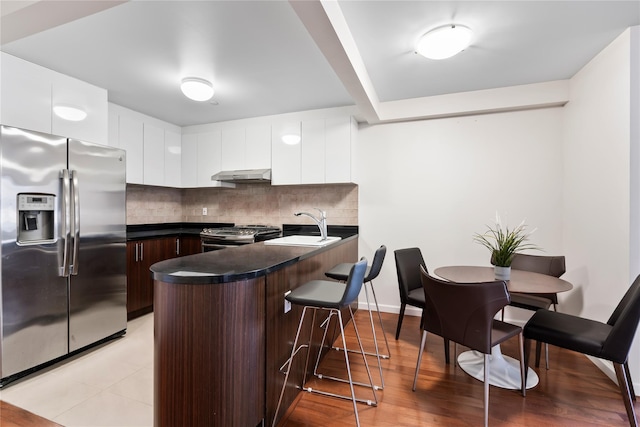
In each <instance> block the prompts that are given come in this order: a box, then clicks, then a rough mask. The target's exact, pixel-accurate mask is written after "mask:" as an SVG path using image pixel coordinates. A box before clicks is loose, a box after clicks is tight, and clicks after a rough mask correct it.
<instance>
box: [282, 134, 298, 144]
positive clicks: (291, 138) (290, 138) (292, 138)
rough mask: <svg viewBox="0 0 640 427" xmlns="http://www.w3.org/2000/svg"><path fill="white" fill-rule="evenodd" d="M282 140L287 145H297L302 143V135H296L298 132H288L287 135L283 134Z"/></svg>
mask: <svg viewBox="0 0 640 427" xmlns="http://www.w3.org/2000/svg"><path fill="white" fill-rule="evenodd" d="M282 142H284V143H285V144H287V145H296V144H299V143H300V135H296V134H293V133H292V134H287V135H282Z"/></svg>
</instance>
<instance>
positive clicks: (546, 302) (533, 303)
mask: <svg viewBox="0 0 640 427" xmlns="http://www.w3.org/2000/svg"><path fill="white" fill-rule="evenodd" d="M511 268H512V269H514V270H524V271H532V272H534V273H540V274H546V275H547V276H553V277H560V276H562V275H563V274H564V273H565V272H566V271H567V270H566V266H565V259H564V256H543V255H527V254H515V255H514V257H513V260H512V261H511ZM509 305H510V306H512V307H518V308H522V309H525V310H531V311H537V310H540V309H549V307H551V305H553V310H554V311H557V305H558V294H557V293H538V294H529V293H527V294H521V293H517V292H511V303H510V304H509ZM544 360H545V367H546V368H547V369H549V346H548V345H547V344H545V346H544ZM537 366H540V344H537V345H536V367H537Z"/></svg>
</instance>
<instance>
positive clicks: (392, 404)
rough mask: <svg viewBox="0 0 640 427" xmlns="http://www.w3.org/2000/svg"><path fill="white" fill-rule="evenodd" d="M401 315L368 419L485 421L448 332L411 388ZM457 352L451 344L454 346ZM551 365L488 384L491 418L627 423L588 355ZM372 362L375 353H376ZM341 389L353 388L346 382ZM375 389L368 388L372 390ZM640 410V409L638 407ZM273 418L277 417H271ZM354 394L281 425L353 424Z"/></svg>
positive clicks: (355, 363)
mask: <svg viewBox="0 0 640 427" xmlns="http://www.w3.org/2000/svg"><path fill="white" fill-rule="evenodd" d="M366 315H367V312H366V311H364V310H360V311H359V312H358V314H357V315H356V321H357V325H358V326H359V329H360V333H361V335H362V336H363V341H364V344H365V347H367V348H371V347H372V341H371V332H370V328H369V330H368V329H367V327H368V317H367V316H366ZM396 321H397V316H396V315H393V314H387V313H383V322H384V325H385V329H386V331H387V337H388V339H389V344H390V346H391V359H389V360H383V362H382V366H383V373H384V380H385V388H384V390H381V391H378V399H379V404H378V406H377V407H370V406H366V405H364V404H358V411H359V414H360V423H361V425H362V426H377V427H379V426H383V427H386V426H389V427H391V426H393V427H403V426H407V427H408V426H421V427H423V426H447V427H455V426H480V425H482V416H483V415H482V414H483V412H482V404H483V403H482V396H483V386H482V383H481V382H480V381H477V380H475V379H473V378H471V377H470V376H468V375H467V374H465V373H464V372H463V371H462V370H461V369H460V368H459V367H456V366H454V364H453V363H452V364H450V365H446V364H445V363H444V351H443V344H442V339H441V338H439V337H437V336H435V335H430V336H429V339H428V341H427V349H426V351H425V355H424V357H423V359H422V366H421V369H420V375H419V377H418V387H417V389H416V391H415V392H413V391H411V387H412V384H413V375H414V372H415V364H416V359H417V351H418V346H419V343H420V341H419V340H420V332H419V329H418V323H419V319H418V318H417V317H410V316H406V317H405V320H404V325H403V327H402V332H401V334H400V339H399V340H398V341H396V340H395V339H394V337H393V334H394V333H395V327H396ZM347 334H348V342H349V343H351V344H348V347H350V348H353V347H354V345H353V344H354V343H355V338H354V333H353V328H351V327H348V328H347ZM502 348H503V352H504V353H505V354H507V355H511V356H516V355H517V340H512V341H509V342H507V343H505V344H504V345H503V347H502ZM452 353H453V346H452ZM549 358H550V363H551V369H549V370H548V371H547V370H545V369H544V368H543V369H541V370H540V369H538V370H537V372H538V374H539V376H540V383H539V384H538V386H536V387H535V388H532V389H529V390H527V396H526V397H525V398H523V397H522V396H521V395H520V394H519V393H518V392H517V391H513V390H503V389H499V388H496V387H491V388H490V391H489V395H490V397H489V402H490V408H489V425H490V426H492V427H497V426H510V427H512V426H515V427H518V426H535V427H543V426H576V427H577V426H580V427H585V426H627V425H628V422H627V416H626V412H625V409H624V405H623V403H622V398H621V397H620V393H619V391H618V388H617V386H616V385H615V384H614V383H613V382H611V380H609V379H608V378H607V377H606V376H605V375H604V374H603V373H602V372H601V371H600V370H599V369H597V368H596V367H595V366H594V365H593V364H592V363H591V362H590V361H589V360H588V359H586V358H585V357H584V356H582V355H580V354H577V353H572V352H569V351H566V350H561V349H558V348H555V347H550V349H549ZM350 360H351V363H352V369H353V371H354V372H355V375H356V376H357V378H356V379H357V380H363V379H366V377H364V376H363V372H364V369H363V366H364V364H363V362H362V359H361V358H359V360H358V357H357V355H355V354H352V355H351V357H350ZM369 360H370V363H371V364H372V365H374V363H375V358H370V359H369ZM322 368H323V369H324V370H326V371H324V372H325V373H329V372H330V371H331V370H335V371H336V372H338V373H344V359H343V356H342V353H341V352H337V351H333V352H332V353H331V354H330V355H329V356H328V357H327V359H326V360H325V362H323V363H322ZM372 369H373V371H372V373H373V378H374V382H376V383H379V381H380V380H379V378H378V376H377V370H376V369H375V366H372ZM327 386H328V387H329V388H328V389H330V390H335V389H336V385H335V383H333V382H330V381H327V380H323V381H321V382H317V383H316V384H314V387H317V388H319V389H327V388H326V387H327ZM338 391H340V392H344V393H348V388H341V389H340V390H338ZM367 392H369V394H367ZM356 393H357V394H358V395H359V396H360V397H365V398H367V396H371V394H370V391H369V390H363V389H362V388H360V387H358V388H357V389H356ZM636 414H639V415H640V413H639V412H638V410H636ZM265 425H266V426H270V425H271V420H267V422H265ZM354 425H355V418H354V416H353V406H352V404H351V402H350V401H346V400H340V399H335V398H330V397H323V396H318V395H315V394H310V393H301V395H300V397H299V399H298V401H297V403H296V405H295V406H293V407H292V408H291V409H290V410H289V411H288V413H287V414H286V415H285V417H284V418H283V420H282V422H281V423H280V424H279V426H280V427H296V426H318V427H320V426H322V427H325V426H354ZM0 426H2V427H13V426H20V427H45V426H46V427H49V426H51V427H53V426H57V424H55V423H53V422H49V421H47V420H44V419H42V418H39V417H37V416H35V415H33V414H31V413H29V412H26V411H23V410H21V409H19V408H16V407H15V406H12V405H9V404H7V403H5V402H0Z"/></svg>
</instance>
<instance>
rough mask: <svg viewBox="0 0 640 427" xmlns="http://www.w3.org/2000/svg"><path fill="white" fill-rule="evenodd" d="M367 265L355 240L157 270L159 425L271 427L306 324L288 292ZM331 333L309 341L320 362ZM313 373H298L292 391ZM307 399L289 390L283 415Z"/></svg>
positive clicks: (226, 255) (195, 258)
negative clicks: (339, 267) (344, 265)
mask: <svg viewBox="0 0 640 427" xmlns="http://www.w3.org/2000/svg"><path fill="white" fill-rule="evenodd" d="M357 257H358V236H357V235H355V236H351V237H347V238H344V239H342V240H340V241H338V242H336V243H333V244H331V245H329V246H326V247H323V248H313V247H303V246H272V245H264V243H254V244H251V245H246V246H239V247H235V248H229V249H224V250H221V251H214V252H207V253H202V254H197V255H190V256H185V257H181V258H174V259H170V260H166V261H162V262H159V263H157V264H154V265H152V266H151V271H152V275H153V278H154V312H155V314H154V328H155V330H154V425H155V426H156V427H165V426H171V427H173V426H178V425H183V426H186V425H188V426H193V427H198V426H225V427H227V426H242V427H245V426H249V427H251V426H258V425H262V423H263V422H264V423H265V425H270V424H271V420H272V418H273V413H274V410H275V407H276V404H277V400H278V393H279V391H280V388H281V386H282V381H283V380H284V376H283V375H282V374H281V373H280V372H279V368H280V366H282V364H283V363H284V362H285V361H286V360H287V358H288V357H289V353H290V351H291V348H290V346H291V342H292V340H293V337H294V335H295V331H296V327H297V324H298V320H299V319H300V314H301V309H299V308H298V307H294V308H293V309H292V310H291V311H289V312H288V313H285V312H284V294H285V292H287V291H289V290H292V289H295V288H297V287H298V286H300V285H302V284H303V283H306V282H307V281H309V280H315V279H326V278H325V276H324V273H325V271H328V270H329V269H330V268H332V267H333V266H334V265H336V264H338V263H341V262H356V261H357ZM319 320H320V321H321V320H322V319H319ZM316 324H319V323H316ZM321 332H322V331H321V330H320V329H319V328H318V330H317V331H310V330H309V331H306V333H307V334H309V333H313V343H314V345H312V357H315V354H317V351H318V350H319V343H320V340H321V338H322V336H321ZM307 336H308V335H307ZM314 352H315V354H313V353H314ZM298 359H299V360H300V362H303V360H302V359H304V358H298ZM297 365H299V366H297ZM310 369H312V367H310ZM303 370H304V364H303V363H299V364H298V363H296V364H294V369H293V371H292V376H291V377H290V382H291V383H292V384H293V383H297V382H299V381H300V380H301V378H302V375H303V374H304V373H303ZM298 393H299V390H298V389H296V388H295V387H290V388H288V389H287V391H286V393H285V397H284V401H283V405H284V406H285V407H288V406H289V405H290V404H291V403H292V402H293V400H294V399H295V397H296V396H297V394H298ZM281 413H284V411H281Z"/></svg>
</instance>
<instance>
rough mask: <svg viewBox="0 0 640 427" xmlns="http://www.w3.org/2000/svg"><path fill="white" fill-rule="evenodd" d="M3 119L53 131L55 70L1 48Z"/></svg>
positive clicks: (35, 128)
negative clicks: (52, 92)
mask: <svg viewBox="0 0 640 427" xmlns="http://www.w3.org/2000/svg"><path fill="white" fill-rule="evenodd" d="M0 55H1V56H0V66H1V67H2V68H1V72H0V77H1V81H0V98H1V99H2V103H1V104H0V119H1V120H0V121H1V122H2V124H4V125H7V126H15V127H19V128H22V129H30V130H35V131H38V132H43V133H51V116H52V110H51V85H52V83H53V74H52V72H51V70H48V69H46V68H44V67H40V66H37V65H35V64H32V63H30V62H27V61H24V60H22V59H20V58H16V57H15V56H11V55H8V54H6V53H4V52H0Z"/></svg>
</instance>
